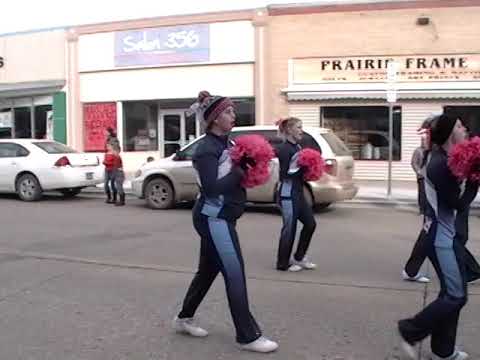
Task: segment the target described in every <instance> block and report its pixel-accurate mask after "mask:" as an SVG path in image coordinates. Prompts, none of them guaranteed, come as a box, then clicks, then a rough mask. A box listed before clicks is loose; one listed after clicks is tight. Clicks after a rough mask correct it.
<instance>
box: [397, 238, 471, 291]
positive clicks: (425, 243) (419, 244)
mask: <svg viewBox="0 0 480 360" xmlns="http://www.w3.org/2000/svg"><path fill="white" fill-rule="evenodd" d="M463 239H465V237H457V239H456V240H457V241H459V242H460V243H461V244H462V245H464V246H463V248H462V250H461V252H462V258H463V262H464V263H465V276H466V279H467V282H471V281H475V280H478V279H480V265H479V264H478V262H477V260H475V257H474V256H473V255H472V253H471V252H470V251H469V250H468V249H467V248H466V247H465V243H466V241H464V240H463ZM462 240H463V241H462ZM429 246H430V239H429V238H428V236H427V232H426V231H425V230H423V229H422V231H420V234H418V238H417V241H416V242H415V245H414V247H413V250H412V253H411V254H410V257H409V258H408V261H407V263H406V264H405V272H406V273H407V275H408V276H410V277H415V276H416V275H417V274H418V272H419V271H420V268H421V267H422V265H423V263H424V262H425V259H426V258H427V255H428V251H429Z"/></svg>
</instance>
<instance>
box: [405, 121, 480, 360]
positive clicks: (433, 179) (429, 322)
mask: <svg viewBox="0 0 480 360" xmlns="http://www.w3.org/2000/svg"><path fill="white" fill-rule="evenodd" d="M466 137H467V132H466V129H465V127H464V126H463V124H462V123H461V121H460V120H459V119H457V118H455V117H450V116H447V115H444V114H442V115H439V116H437V117H435V119H433V121H432V123H431V140H432V143H433V147H432V151H431V153H430V155H429V160H428V164H427V167H426V177H425V190H426V195H427V207H426V212H425V218H426V221H425V231H426V236H427V241H428V249H427V254H428V258H429V260H430V261H431V263H432V265H433V267H434V269H435V271H436V273H437V276H438V278H439V280H440V292H439V294H438V297H437V298H436V299H435V300H434V301H433V302H432V303H430V304H429V305H428V306H426V307H425V308H424V309H423V310H422V311H420V312H419V313H418V314H416V315H415V316H413V317H411V318H408V319H404V320H400V321H399V322H398V330H399V333H400V337H401V347H402V349H403V350H404V352H405V354H406V355H407V356H408V357H409V358H411V359H417V354H416V352H415V349H414V346H415V344H417V343H418V342H420V341H422V340H423V339H425V338H426V337H428V336H430V337H431V342H430V343H431V349H432V353H433V354H432V359H434V360H437V359H450V360H464V359H467V358H468V354H467V353H465V352H463V351H459V350H457V348H456V346H455V344H456V337H457V326H458V320H459V316H460V311H461V310H462V308H463V307H464V306H465V304H466V303H467V276H466V272H465V260H464V256H463V254H464V245H463V244H462V242H461V241H459V240H458V238H457V236H456V232H457V230H456V221H457V219H456V217H457V216H458V213H460V212H462V211H464V210H465V209H467V208H468V207H469V206H470V204H471V202H472V201H473V200H474V199H475V196H476V195H477V192H478V183H477V182H472V181H470V180H467V181H466V183H465V187H464V188H463V186H462V184H461V183H460V181H459V180H458V179H457V178H456V177H455V176H454V175H453V173H452V171H451V170H450V168H449V166H448V153H449V151H450V150H451V149H452V148H453V146H454V145H455V144H458V143H460V142H463V141H465V139H466Z"/></svg>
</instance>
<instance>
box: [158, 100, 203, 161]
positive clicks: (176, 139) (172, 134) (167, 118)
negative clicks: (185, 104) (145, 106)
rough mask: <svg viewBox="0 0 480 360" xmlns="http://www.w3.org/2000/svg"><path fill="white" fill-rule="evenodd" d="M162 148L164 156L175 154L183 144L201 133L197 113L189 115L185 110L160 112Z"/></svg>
mask: <svg viewBox="0 0 480 360" xmlns="http://www.w3.org/2000/svg"><path fill="white" fill-rule="evenodd" d="M159 115H160V116H159V129H158V130H159V131H158V132H159V134H160V136H161V139H162V143H161V145H160V150H161V151H162V150H163V156H164V157H167V156H170V155H172V154H175V152H176V151H177V150H180V148H182V147H183V146H185V145H187V144H188V143H190V142H191V141H192V140H193V139H195V138H196V137H197V136H198V135H200V127H199V124H198V122H197V120H196V118H195V115H191V116H187V114H186V113H185V110H183V109H182V110H165V111H162V112H160V114H159Z"/></svg>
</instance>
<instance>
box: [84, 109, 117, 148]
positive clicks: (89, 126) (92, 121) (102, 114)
mask: <svg viewBox="0 0 480 360" xmlns="http://www.w3.org/2000/svg"><path fill="white" fill-rule="evenodd" d="M83 123H84V130H85V131H84V141H85V143H84V145H85V151H104V150H105V142H106V135H105V130H106V129H107V128H109V127H111V128H112V129H114V130H115V131H116V129H117V105H116V103H114V102H111V103H92V104H84V105H83Z"/></svg>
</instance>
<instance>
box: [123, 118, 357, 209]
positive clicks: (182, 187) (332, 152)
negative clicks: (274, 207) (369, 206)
mask: <svg viewBox="0 0 480 360" xmlns="http://www.w3.org/2000/svg"><path fill="white" fill-rule="evenodd" d="M303 131H304V136H303V140H302V143H301V145H302V146H303V147H311V148H314V149H317V150H320V151H321V152H322V156H323V158H324V159H325V162H326V165H327V169H326V174H324V175H323V176H322V178H321V179H319V180H317V181H310V182H308V183H307V185H306V186H305V190H304V191H305V196H306V199H307V201H308V202H309V203H310V204H312V206H313V207H315V208H316V209H319V208H325V207H327V206H329V205H330V204H331V203H333V202H336V201H341V200H347V199H352V198H353V197H354V196H355V195H356V193H357V191H358V187H357V186H356V185H355V184H354V182H353V170H354V162H353V157H352V155H351V153H350V151H349V150H348V148H347V147H346V146H345V144H344V143H343V142H342V141H341V140H340V139H339V138H338V137H337V136H336V135H335V134H334V133H333V132H332V131H331V130H329V129H324V128H317V127H305V128H304V129H303ZM247 134H258V135H262V136H264V137H265V138H266V139H267V140H268V141H269V142H270V143H271V144H272V146H274V147H275V146H276V145H277V144H279V143H280V142H281V141H282V140H281V139H280V138H279V137H278V136H277V128H276V127H274V126H247V127H238V128H235V129H233V130H232V133H231V138H232V139H235V137H237V136H239V135H247ZM199 139H200V138H197V139H195V140H194V141H193V142H191V143H190V144H188V145H186V146H185V147H184V148H182V149H181V150H180V151H178V152H177V153H176V154H174V155H171V156H169V157H167V158H164V159H160V160H157V161H152V162H150V163H147V164H145V165H143V166H142V167H141V168H140V169H139V170H138V171H137V173H136V174H135V179H134V180H133V181H132V188H133V191H134V193H135V195H136V196H137V197H139V198H141V199H145V201H146V203H147V205H148V206H149V207H150V208H152V209H169V208H172V207H174V206H175V204H177V203H179V202H183V201H192V200H194V199H195V197H196V196H197V193H198V185H197V181H196V176H195V170H194V169H193V166H192V155H193V152H194V151H195V148H196V146H197V145H198V140H199ZM271 174H272V176H271V178H270V180H269V181H268V183H266V184H264V185H262V186H258V187H256V188H252V189H248V190H247V199H248V201H249V202H254V203H274V202H276V193H277V192H276V189H277V186H278V159H274V160H272V162H271Z"/></svg>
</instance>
